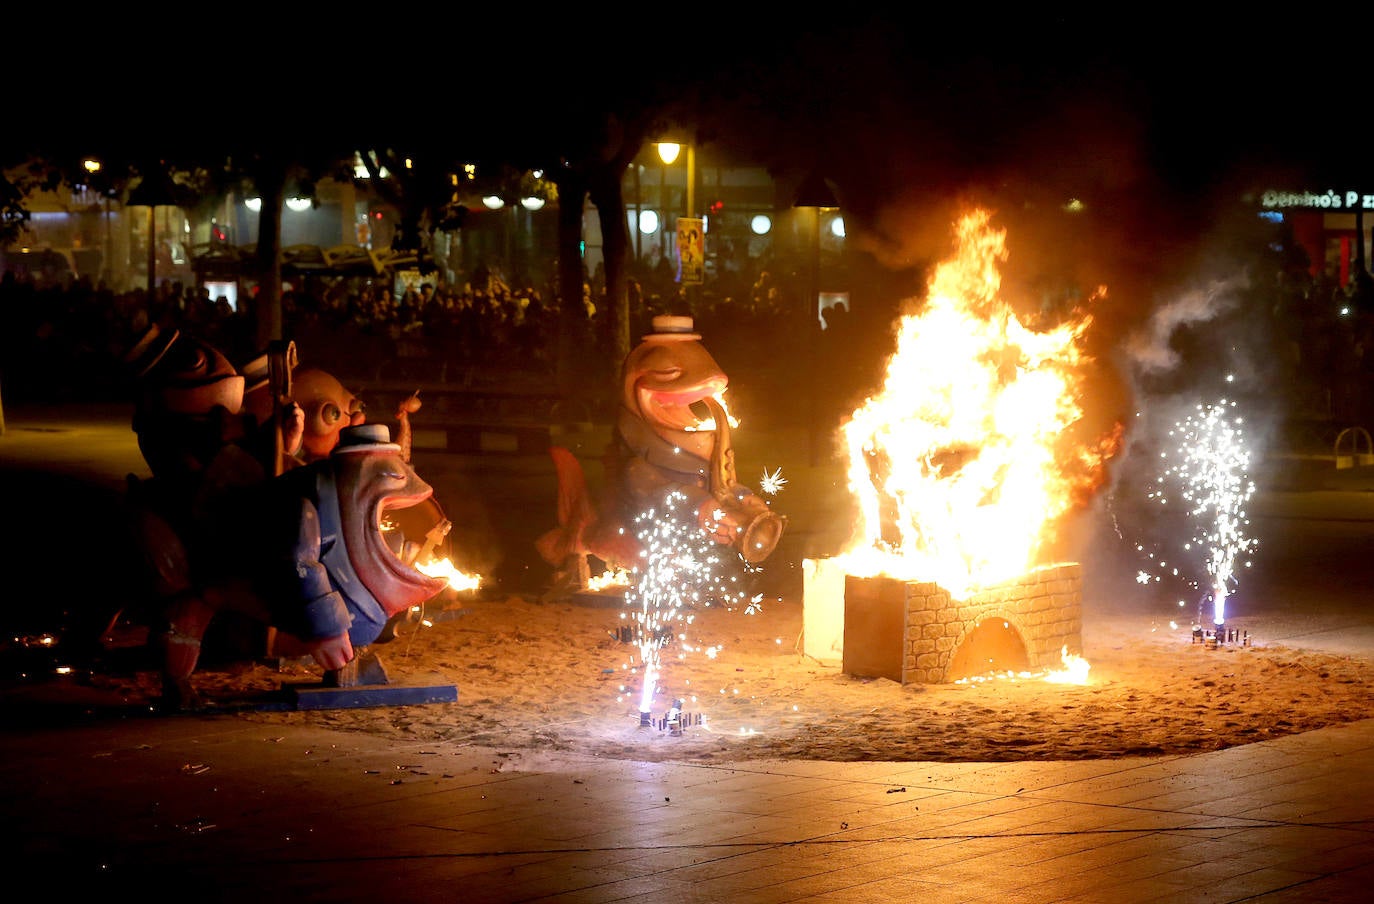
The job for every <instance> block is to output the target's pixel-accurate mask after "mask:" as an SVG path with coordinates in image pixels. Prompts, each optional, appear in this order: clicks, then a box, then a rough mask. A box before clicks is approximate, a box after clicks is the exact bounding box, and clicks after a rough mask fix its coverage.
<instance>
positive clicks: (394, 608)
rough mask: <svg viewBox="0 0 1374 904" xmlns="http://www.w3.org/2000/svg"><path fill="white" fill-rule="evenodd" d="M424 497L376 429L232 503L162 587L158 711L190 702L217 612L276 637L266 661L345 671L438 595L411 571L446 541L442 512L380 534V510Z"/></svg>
mask: <svg viewBox="0 0 1374 904" xmlns="http://www.w3.org/2000/svg"><path fill="white" fill-rule="evenodd" d="M432 496H433V488H432V487H431V486H430V485H429V484H428V483H426V482H425V481H424V480H423V479H422V478H421V477H420V476H419V475H418V474H416V473H415V471H414V469H413V468H412V467H411V466H410V464H409V463H408V462H406V461H404V460H403V458H402V455H401V446H400V445H398V444H396V443H393V442H391V435H390V431H389V429H388V428H387V426H386V425H385V424H362V425H358V426H352V427H346V428H344V429H343V430H341V431H340V433H339V442H338V444H337V445H336V446H335V448H334V449H333V450H332V452H331V453H330V454H329V456H328V457H326V458H322V459H319V460H317V461H314V462H311V463H310V464H307V465H302V466H301V467H298V468H293V469H291V470H288V471H286V472H284V473H283V474H281V475H280V476H278V477H276V478H274V479H272V480H269V481H266V482H265V483H263V484H262V485H261V486H259V487H256V488H252V489H249V490H246V491H244V492H242V493H239V494H236V495H235V497H234V503H233V505H232V506H231V507H226V508H224V509H222V510H221V512H220V515H221V517H220V518H218V519H217V520H216V521H215V522H214V523H213V524H212V525H211V526H210V527H211V529H212V540H213V542H212V543H210V544H208V545H206V546H205V547H203V548H202V549H201V551H200V557H199V558H198V559H197V560H196V561H195V562H194V563H193V564H194V566H195V567H194V568H187V569H183V570H182V571H180V572H179V573H177V575H176V576H177V577H179V578H180V584H179V586H175V587H170V588H168V589H169V590H170V591H172V593H171V594H170V596H169V598H168V605H167V608H166V615H167V627H166V631H165V633H164V634H163V635H161V640H162V644H163V698H164V702H166V703H167V704H168V705H170V706H173V707H176V708H184V707H186V706H188V705H194V704H195V702H196V699H197V695H196V694H195V692H194V689H193V687H192V684H191V675H192V674H193V673H194V671H195V668H196V665H197V663H198V660H199V654H200V646H201V640H202V638H203V636H204V634H205V631H206V629H207V628H208V626H209V624H210V622H211V620H212V619H213V618H214V617H215V615H216V614H217V613H218V612H220V611H235V612H239V613H241V614H243V615H246V616H249V617H250V618H253V619H255V620H257V621H260V622H262V623H263V624H266V625H270V626H271V627H272V628H274V629H276V636H275V638H274V650H273V652H274V653H275V654H277V655H283V656H288V657H295V656H311V657H313V658H314V660H315V661H316V663H317V664H318V665H320V666H321V667H322V668H323V669H325V670H326V672H327V673H337V672H338V671H339V670H341V669H344V668H345V667H346V666H348V665H349V664H350V663H352V662H353V661H354V660H355V658H356V657H357V655H358V653H359V651H360V650H361V649H362V648H365V647H367V646H368V645H369V644H371V643H373V642H374V641H376V640H377V639H378V638H379V637H380V636H381V635H382V633H383V631H384V629H385V628H386V626H387V622H388V621H389V620H390V619H391V618H393V617H394V616H396V615H399V614H400V613H402V612H405V611H407V610H409V609H410V608H412V607H414V606H417V605H420V604H422V603H424V602H427V601H428V600H430V599H432V598H433V597H435V596H437V595H438V594H439V593H440V592H441V591H442V590H443V589H444V588H445V587H446V586H447V581H446V579H444V578H442V577H431V576H429V575H427V574H424V573H423V572H421V571H420V570H419V569H418V568H417V567H416V562H417V561H418V560H419V557H420V554H421V551H422V549H423V548H424V547H425V546H432V545H433V543H434V542H436V540H437V538H439V537H442V536H443V535H444V534H446V533H447V532H448V529H449V526H450V525H449V523H448V521H447V520H446V519H444V518H442V512H440V511H439V510H438V509H437V508H431V511H432V512H434V513H436V516H437V518H438V520H437V522H436V523H435V524H433V525H432V526H431V529H430V532H429V536H428V537H427V538H407V537H402V536H395V535H394V534H393V532H390V531H384V530H383V527H382V525H383V524H384V523H385V522H386V520H387V519H386V517H385V516H386V515H387V513H388V512H394V511H398V510H403V509H408V508H411V507H414V506H419V505H421V504H422V503H426V502H428V501H430V500H431V497H432ZM333 680H335V681H337V677H335V678H334V679H333ZM374 683H381V682H374Z"/></svg>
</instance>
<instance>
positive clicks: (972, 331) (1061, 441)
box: [840, 211, 1119, 598]
mask: <svg viewBox="0 0 1374 904" xmlns="http://www.w3.org/2000/svg"><path fill="white" fill-rule="evenodd" d="M956 233H957V239H958V242H957V249H956V251H955V253H954V255H953V257H952V258H951V259H949V260H947V261H945V262H943V263H942V264H940V265H939V266H938V267H937V268H936V270H935V272H934V274H933V276H932V278H931V280H930V284H929V292H928V296H927V299H926V303H925V305H924V307H923V308H922V309H921V310H920V312H919V313H913V314H908V315H906V316H904V317H903V318H902V319H901V321H900V322H899V324H898V326H897V347H896V351H895V352H894V354H893V355H892V358H891V359H890V360H889V361H888V363H887V373H886V377H885V380H884V384H883V387H882V389H881V390H880V391H879V392H878V393H876V394H875V395H873V396H872V397H870V398H869V399H868V400H867V401H865V402H864V404H863V405H862V406H861V407H860V408H859V409H858V410H856V411H855V412H854V413H853V415H852V416H851V417H850V418H849V420H848V421H847V422H846V423H845V424H844V425H843V427H842V431H843V436H844V440H845V444H846V446H847V449H848V459H849V465H848V477H849V486H850V489H851V491H852V492H853V493H854V494H855V496H856V498H857V501H858V507H859V521H858V524H857V525H856V531H855V535H854V537H853V538H852V540H851V541H850V548H849V549H848V550H847V551H846V552H844V553H842V554H841V556H840V558H841V559H842V560H843V562H842V564H843V566H844V568H845V569H846V570H847V571H848V572H849V573H850V574H853V575H857V576H864V577H871V576H874V575H878V574H885V575H888V576H891V577H895V578H899V579H919V580H926V581H936V582H938V583H939V584H940V586H942V587H944V588H945V589H947V590H948V591H950V593H951V594H953V595H954V596H955V597H956V598H962V597H964V596H965V595H967V594H968V593H969V592H970V591H971V590H972V589H973V588H976V587H978V586H981V585H987V584H992V583H996V582H998V581H1002V580H1006V579H1010V578H1013V577H1016V576H1018V575H1021V574H1024V573H1026V572H1027V571H1028V570H1029V569H1030V568H1032V567H1034V566H1035V565H1038V564H1043V563H1042V562H1040V561H1039V559H1038V556H1039V554H1041V553H1042V551H1043V550H1044V549H1045V548H1046V547H1047V545H1048V542H1049V541H1050V540H1051V539H1052V536H1051V535H1052V528H1053V526H1054V523H1055V521H1056V519H1058V518H1059V517H1060V516H1062V515H1064V514H1065V513H1066V512H1067V511H1068V510H1069V509H1070V508H1071V507H1072V506H1073V505H1075V504H1076V503H1077V502H1079V501H1081V494H1083V493H1084V492H1085V491H1087V490H1090V489H1093V488H1095V487H1096V485H1098V484H1099V483H1100V482H1101V479H1102V476H1103V464H1104V461H1105V459H1106V458H1107V457H1108V456H1109V455H1110V454H1111V453H1112V452H1114V451H1115V446H1116V441H1117V438H1118V436H1119V434H1114V435H1113V436H1111V437H1106V438H1103V439H1101V440H1098V441H1096V442H1095V443H1093V444H1091V445H1084V444H1077V445H1076V444H1075V443H1074V441H1073V440H1072V439H1071V436H1072V433H1073V430H1072V428H1073V426H1074V425H1075V424H1076V423H1077V422H1078V421H1079V420H1080V419H1081V418H1082V416H1083V411H1082V408H1081V406H1080V404H1079V398H1080V393H1081V384H1082V382H1083V380H1084V373H1083V371H1084V368H1085V365H1087V364H1088V363H1089V359H1088V358H1087V356H1086V355H1085V354H1084V353H1083V352H1082V351H1081V350H1080V342H1081V339H1082V337H1083V335H1084V333H1085V332H1086V330H1087V328H1088V326H1089V325H1090V323H1091V322H1092V321H1091V318H1090V317H1088V316H1087V315H1085V314H1080V315H1078V319H1076V320H1070V321H1068V322H1065V323H1063V324H1062V325H1058V326H1055V327H1054V328H1052V329H1048V330H1045V331H1043V332H1042V331H1038V330H1036V329H1034V328H1032V327H1030V326H1027V325H1026V324H1023V323H1022V322H1021V321H1020V320H1019V319H1018V318H1017V316H1016V314H1015V313H1014V312H1013V310H1012V308H1011V307H1010V305H1009V304H1007V303H1005V302H1004V301H1003V300H1002V299H1001V298H1000V297H999V290H1000V286H1001V278H1000V275H999V273H998V269H997V266H998V262H999V261H1002V260H1004V259H1005V258H1006V255H1007V253H1006V249H1005V244H1004V240H1005V232H1004V231H999V230H994V229H992V228H991V227H990V226H989V215H988V214H987V213H986V212H983V211H975V212H973V213H970V214H968V215H967V216H965V217H964V218H963V219H962V220H961V221H960V222H959V223H958V224H957V229H956Z"/></svg>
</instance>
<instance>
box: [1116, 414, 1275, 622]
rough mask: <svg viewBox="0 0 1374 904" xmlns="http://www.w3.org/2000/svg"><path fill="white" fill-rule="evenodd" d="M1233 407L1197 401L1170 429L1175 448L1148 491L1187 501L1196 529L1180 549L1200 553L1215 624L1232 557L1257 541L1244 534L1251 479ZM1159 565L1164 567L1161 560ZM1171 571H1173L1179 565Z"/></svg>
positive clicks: (1231, 579)
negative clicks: (1192, 411)
mask: <svg viewBox="0 0 1374 904" xmlns="http://www.w3.org/2000/svg"><path fill="white" fill-rule="evenodd" d="M1235 409H1236V403H1235V401H1229V402H1228V401H1227V400H1225V399H1222V400H1221V401H1220V402H1217V403H1215V404H1212V405H1198V406H1197V409H1196V410H1195V412H1194V413H1193V414H1190V415H1189V416H1188V417H1186V418H1184V419H1183V420H1182V421H1180V422H1178V423H1177V424H1175V425H1174V429H1172V430H1170V431H1169V437H1170V440H1171V441H1172V442H1173V443H1174V448H1173V449H1172V451H1171V452H1170V451H1166V452H1164V453H1162V454H1161V457H1162V458H1163V460H1164V464H1165V467H1164V470H1163V472H1162V473H1161V474H1160V475H1159V477H1158V478H1157V479H1156V485H1157V489H1156V490H1155V491H1154V492H1151V493H1150V494H1149V497H1150V498H1151V499H1152V500H1154V501H1156V502H1158V503H1159V504H1160V505H1167V504H1168V502H1169V498H1170V493H1171V492H1176V493H1177V495H1178V496H1179V498H1181V499H1182V500H1183V501H1184V502H1185V503H1186V504H1187V505H1188V516H1189V518H1190V519H1191V522H1192V524H1193V526H1194V529H1195V530H1196V531H1197V533H1195V534H1194V535H1193V537H1192V538H1191V539H1190V541H1189V542H1188V543H1186V544H1185V545H1184V547H1183V550H1182V554H1183V555H1184V558H1185V559H1186V558H1187V557H1188V556H1189V555H1196V554H1197V552H1198V551H1199V550H1200V551H1201V553H1202V555H1203V558H1204V562H1203V563H1202V564H1203V566H1204V567H1205V569H1206V572H1207V575H1208V592H1207V593H1206V594H1204V596H1203V600H1202V602H1203V603H1205V602H1206V600H1207V599H1208V598H1210V599H1211V602H1212V612H1211V616H1212V621H1213V623H1214V624H1217V625H1220V624H1222V623H1224V622H1225V621H1226V599H1227V597H1228V596H1229V595H1230V594H1231V592H1232V588H1233V585H1234V584H1235V583H1236V578H1235V568H1236V561H1237V559H1238V558H1239V557H1240V556H1242V555H1244V554H1246V553H1249V552H1250V551H1251V550H1253V549H1254V547H1255V545H1256V541H1255V540H1254V539H1252V538H1249V537H1246V536H1245V533H1244V531H1245V528H1246V527H1248V526H1249V523H1250V521H1249V518H1248V516H1247V515H1246V513H1245V504H1246V503H1247V502H1249V500H1250V497H1251V496H1253V495H1254V493H1255V484H1254V482H1253V481H1251V480H1250V479H1249V476H1248V474H1247V469H1248V468H1249V465H1250V452H1249V450H1248V449H1247V447H1246V443H1245V433H1244V429H1243V425H1244V420H1243V419H1242V418H1240V417H1238V416H1236V414H1235ZM1160 565H1161V566H1165V567H1167V566H1166V564H1165V563H1164V562H1162V561H1161V562H1160ZM1246 565H1249V562H1246ZM1173 573H1174V574H1175V575H1177V574H1178V569H1177V568H1174V569H1173ZM1137 580H1141V579H1140V578H1137ZM1146 580H1148V576H1147V577H1146ZM1142 582H1143V581H1142ZM1194 586H1196V584H1194Z"/></svg>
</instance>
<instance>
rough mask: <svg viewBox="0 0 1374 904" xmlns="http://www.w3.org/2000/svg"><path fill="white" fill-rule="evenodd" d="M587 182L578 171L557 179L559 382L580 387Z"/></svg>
mask: <svg viewBox="0 0 1374 904" xmlns="http://www.w3.org/2000/svg"><path fill="white" fill-rule="evenodd" d="M586 197H587V184H586V180H585V179H584V178H583V176H582V174H581V173H578V172H577V171H576V170H571V169H570V170H565V171H564V172H562V173H561V174H560V176H559V179H558V353H557V365H556V366H557V374H558V385H559V386H562V387H564V388H565V389H567V390H569V391H571V392H577V391H579V390H581V389H582V388H584V387H582V386H581V385H580V384H582V383H584V382H586V380H587V379H588V376H589V374H588V373H587V369H586V367H579V366H577V365H578V362H585V361H586V360H587V359H588V358H590V357H592V356H591V355H590V354H589V353H590V351H591V350H590V349H587V348H579V346H580V345H581V344H582V343H583V342H584V341H585V340H586V339H587V338H588V337H589V332H588V330H587V311H586V308H585V307H583V305H582V284H583V282H585V280H584V278H583V273H582V271H583V267H582V203H583V201H584V200H585V199H586Z"/></svg>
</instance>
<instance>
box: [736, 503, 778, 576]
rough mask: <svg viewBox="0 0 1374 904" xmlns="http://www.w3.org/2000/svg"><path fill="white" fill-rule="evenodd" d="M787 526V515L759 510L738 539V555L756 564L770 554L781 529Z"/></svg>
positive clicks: (776, 542)
mask: <svg viewBox="0 0 1374 904" xmlns="http://www.w3.org/2000/svg"><path fill="white" fill-rule="evenodd" d="M786 527H787V517H786V516H785V515H778V514H775V513H774V512H761V513H760V514H759V515H758V517H756V518H754V520H753V521H750V522H749V526H748V527H746V528H745V529H744V537H743V539H741V540H740V555H742V556H744V560H745V561H746V562H748V563H749V564H751V565H757V564H758V563H759V562H762V561H763V560H764V559H766V558H768V557H769V556H770V555H772V553H773V550H774V549H775V548H776V547H777V545H778V541H779V540H781V539H782V532H783V529H784V528H786Z"/></svg>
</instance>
